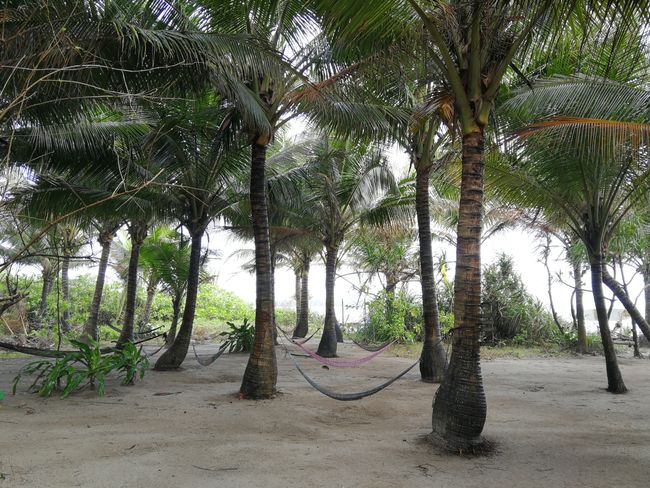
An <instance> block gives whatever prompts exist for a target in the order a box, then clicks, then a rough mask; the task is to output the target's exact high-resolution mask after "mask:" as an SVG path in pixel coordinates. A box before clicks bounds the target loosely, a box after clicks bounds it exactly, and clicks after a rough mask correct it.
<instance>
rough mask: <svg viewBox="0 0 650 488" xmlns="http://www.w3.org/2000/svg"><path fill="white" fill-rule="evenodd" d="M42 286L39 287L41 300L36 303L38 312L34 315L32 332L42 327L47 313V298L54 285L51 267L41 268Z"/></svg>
mask: <svg viewBox="0 0 650 488" xmlns="http://www.w3.org/2000/svg"><path fill="white" fill-rule="evenodd" d="M42 277H43V286H42V287H41V298H40V300H39V302H38V312H37V314H36V319H35V320H34V324H33V325H32V328H33V329H34V330H39V329H40V328H41V327H43V319H44V318H45V314H46V313H47V297H48V296H49V295H50V293H51V292H52V285H53V284H54V272H53V270H52V267H51V266H44V267H43V273H42Z"/></svg>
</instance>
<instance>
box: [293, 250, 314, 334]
mask: <svg viewBox="0 0 650 488" xmlns="http://www.w3.org/2000/svg"><path fill="white" fill-rule="evenodd" d="M310 261H311V259H310V258H309V256H308V255H307V254H305V255H304V256H303V261H302V265H301V269H300V314H299V315H298V323H297V325H296V330H295V331H294V332H293V336H294V337H300V338H302V337H307V333H308V332H309V265H310V264H311V263H310Z"/></svg>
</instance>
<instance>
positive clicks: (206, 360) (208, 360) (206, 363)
mask: <svg viewBox="0 0 650 488" xmlns="http://www.w3.org/2000/svg"><path fill="white" fill-rule="evenodd" d="M226 345H227V344H223V345H222V346H221V347H219V350H218V351H217V352H216V354H212V355H210V356H208V357H206V358H202V357H200V356H199V355H198V354H197V353H196V346H195V345H194V344H192V350H193V351H194V357H195V358H196V362H197V363H199V364H200V365H201V366H210V365H211V364H212V363H214V362H215V361H216V360H217V359H219V358H220V357H221V355H222V354H223V353H224V352H226V349H227V348H226Z"/></svg>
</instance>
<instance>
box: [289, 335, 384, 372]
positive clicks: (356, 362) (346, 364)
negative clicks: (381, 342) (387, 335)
mask: <svg viewBox="0 0 650 488" xmlns="http://www.w3.org/2000/svg"><path fill="white" fill-rule="evenodd" d="M395 342H396V341H393V342H390V343H388V344H386V345H385V346H384V347H382V348H381V349H379V350H378V351H375V352H373V353H372V354H370V355H368V356H365V357H363V358H359V359H352V360H349V361H334V360H332V359H328V358H324V357H323V356H319V355H318V354H316V353H315V352H313V351H310V350H309V349H307V348H306V347H305V346H303V345H302V344H299V343H297V342H294V344H295V345H296V346H298V347H299V348H300V349H302V350H303V351H305V352H306V353H307V354H309V356H311V357H312V358H314V359H315V360H316V361H318V362H319V363H321V364H325V365H326V366H332V367H333V368H355V367H357V366H361V365H362V364H366V363H369V362H370V361H372V360H373V359H374V358H376V357H377V356H379V355H380V354H381V353H382V352H384V351H385V350H386V349H388V348H389V347H390V346H392V345H393V344H394V343H395Z"/></svg>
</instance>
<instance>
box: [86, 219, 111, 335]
mask: <svg viewBox="0 0 650 488" xmlns="http://www.w3.org/2000/svg"><path fill="white" fill-rule="evenodd" d="M114 235H115V233H114V232H113V231H112V230H111V231H109V232H102V233H100V234H99V239H98V240H99V244H100V245H101V246H102V254H101V256H100V258H99V269H98V270H97V280H96V281H95V293H94V294H93V301H92V303H91V304H90V314H89V315H88V320H87V321H86V325H85V326H84V331H83V335H82V339H83V338H90V339H92V340H94V341H96V340H98V339H99V327H98V320H99V309H100V307H101V303H102V293H103V292H104V281H105V280H106V269H107V268H108V258H109V256H110V254H111V243H112V242H113V236H114Z"/></svg>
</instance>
